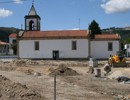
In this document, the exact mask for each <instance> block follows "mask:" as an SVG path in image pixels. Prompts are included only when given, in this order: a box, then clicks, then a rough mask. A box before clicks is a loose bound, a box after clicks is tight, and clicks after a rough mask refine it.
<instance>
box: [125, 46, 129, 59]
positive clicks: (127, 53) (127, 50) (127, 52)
mask: <svg viewBox="0 0 130 100" xmlns="http://www.w3.org/2000/svg"><path fill="white" fill-rule="evenodd" d="M124 49H125V51H126V56H127V57H130V44H125V45H124Z"/></svg>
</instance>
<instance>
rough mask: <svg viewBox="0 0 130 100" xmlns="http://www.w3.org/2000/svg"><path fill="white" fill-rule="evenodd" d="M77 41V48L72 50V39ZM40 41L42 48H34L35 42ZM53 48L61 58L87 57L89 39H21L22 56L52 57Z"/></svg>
mask: <svg viewBox="0 0 130 100" xmlns="http://www.w3.org/2000/svg"><path fill="white" fill-rule="evenodd" d="M75 40H76V41H77V50H72V41H75ZM35 41H39V45H40V50H39V51H35V50H34V42H35ZM53 50H58V51H59V58H87V57H88V40H87V39H57V40H20V41H19V57H20V58H51V59H52V57H53V53H52V52H53Z"/></svg>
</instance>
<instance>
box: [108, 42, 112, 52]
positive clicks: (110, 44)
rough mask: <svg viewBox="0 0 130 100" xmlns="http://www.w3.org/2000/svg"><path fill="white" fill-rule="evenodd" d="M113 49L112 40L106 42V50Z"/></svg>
mask: <svg viewBox="0 0 130 100" xmlns="http://www.w3.org/2000/svg"><path fill="white" fill-rule="evenodd" d="M112 50H113V44H112V42H108V51H112Z"/></svg>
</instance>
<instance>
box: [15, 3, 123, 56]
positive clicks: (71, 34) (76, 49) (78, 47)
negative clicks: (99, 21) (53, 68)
mask: <svg viewBox="0 0 130 100" xmlns="http://www.w3.org/2000/svg"><path fill="white" fill-rule="evenodd" d="M40 20H41V18H40V16H39V15H38V14H37V13H36V10H35V7H34V5H32V7H31V9H30V11H29V14H28V15H26V16H25V31H21V32H20V33H19V34H18V36H17V45H18V47H17V49H18V50H17V54H18V57H19V58H29V59H87V58H89V57H93V58H96V59H105V58H108V57H109V55H110V54H114V55H115V54H116V52H117V51H119V50H120V39H121V38H120V36H119V35H118V34H97V35H95V36H91V34H89V31H87V30H57V31H40Z"/></svg>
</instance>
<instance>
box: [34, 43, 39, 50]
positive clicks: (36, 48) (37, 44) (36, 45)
mask: <svg viewBox="0 0 130 100" xmlns="http://www.w3.org/2000/svg"><path fill="white" fill-rule="evenodd" d="M34 45H35V50H39V41H35V44H34Z"/></svg>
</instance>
